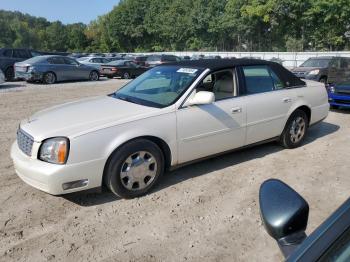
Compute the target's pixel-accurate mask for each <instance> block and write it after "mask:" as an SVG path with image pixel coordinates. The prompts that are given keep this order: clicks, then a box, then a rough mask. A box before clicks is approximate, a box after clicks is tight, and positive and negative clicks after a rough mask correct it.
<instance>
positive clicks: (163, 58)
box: [146, 55, 181, 67]
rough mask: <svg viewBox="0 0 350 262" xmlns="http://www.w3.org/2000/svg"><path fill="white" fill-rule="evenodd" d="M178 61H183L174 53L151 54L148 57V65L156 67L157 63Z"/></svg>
mask: <svg viewBox="0 0 350 262" xmlns="http://www.w3.org/2000/svg"><path fill="white" fill-rule="evenodd" d="M178 61H181V58H180V57H177V56H174V55H150V56H149V57H148V58H147V61H146V66H149V67H155V66H157V65H161V64H166V63H171V62H178Z"/></svg>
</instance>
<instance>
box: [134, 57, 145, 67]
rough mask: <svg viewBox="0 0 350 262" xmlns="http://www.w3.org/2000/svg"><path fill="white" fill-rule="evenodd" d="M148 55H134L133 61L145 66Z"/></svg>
mask: <svg viewBox="0 0 350 262" xmlns="http://www.w3.org/2000/svg"><path fill="white" fill-rule="evenodd" d="M147 58H148V56H135V58H134V60H133V62H134V63H135V64H137V65H140V66H146V60H147Z"/></svg>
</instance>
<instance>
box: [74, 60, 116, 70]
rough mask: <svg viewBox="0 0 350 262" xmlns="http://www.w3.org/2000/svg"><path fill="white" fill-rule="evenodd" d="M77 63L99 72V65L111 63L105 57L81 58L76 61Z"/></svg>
mask: <svg viewBox="0 0 350 262" xmlns="http://www.w3.org/2000/svg"><path fill="white" fill-rule="evenodd" d="M78 62H79V63H81V64H84V65H88V66H92V67H94V68H96V69H97V70H100V67H101V65H103V64H107V63H109V62H111V60H110V59H108V58H105V57H81V58H79V59H78Z"/></svg>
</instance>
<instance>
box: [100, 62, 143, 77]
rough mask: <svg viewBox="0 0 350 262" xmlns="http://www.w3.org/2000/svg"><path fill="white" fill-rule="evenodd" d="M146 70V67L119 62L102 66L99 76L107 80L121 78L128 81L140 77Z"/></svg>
mask: <svg viewBox="0 0 350 262" xmlns="http://www.w3.org/2000/svg"><path fill="white" fill-rule="evenodd" d="M148 69H149V68H148V67H145V66H141V65H137V64H135V63H134V62H133V61H131V60H119V61H112V62H110V63H108V64H106V65H102V66H101V70H100V74H101V75H105V76H107V77H108V78H113V77H121V78H124V79H129V78H134V77H138V76H139V75H142V74H143V73H144V72H146V71H147V70H148Z"/></svg>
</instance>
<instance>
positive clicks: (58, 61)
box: [47, 57, 65, 65]
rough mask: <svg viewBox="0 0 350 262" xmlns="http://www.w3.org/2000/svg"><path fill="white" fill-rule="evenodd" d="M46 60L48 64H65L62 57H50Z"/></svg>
mask: <svg viewBox="0 0 350 262" xmlns="http://www.w3.org/2000/svg"><path fill="white" fill-rule="evenodd" d="M47 61H48V62H49V63H50V64H54V65H63V64H65V62H64V60H63V58H62V57H51V58H49V59H47Z"/></svg>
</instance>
